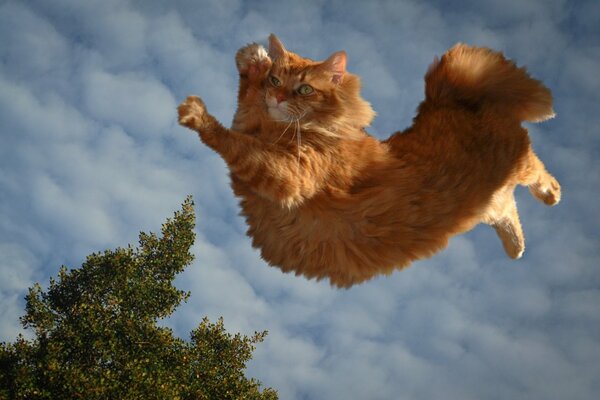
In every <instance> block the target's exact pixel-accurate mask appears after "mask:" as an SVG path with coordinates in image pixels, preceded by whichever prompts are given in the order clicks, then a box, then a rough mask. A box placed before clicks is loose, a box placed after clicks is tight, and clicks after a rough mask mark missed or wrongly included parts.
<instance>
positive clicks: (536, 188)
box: [530, 176, 561, 206]
mask: <svg viewBox="0 0 600 400" xmlns="http://www.w3.org/2000/svg"><path fill="white" fill-rule="evenodd" d="M530 190H531V192H532V194H533V195H534V196H535V197H537V198H538V199H539V200H540V201H542V202H543V203H544V204H546V205H548V206H554V205H556V204H558V202H559V201H560V198H561V188H560V183H558V181H557V180H556V178H554V177H552V176H551V177H550V179H549V180H548V182H546V184H544V185H541V184H538V185H533V186H531V187H530Z"/></svg>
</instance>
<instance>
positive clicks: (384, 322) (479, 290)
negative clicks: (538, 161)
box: [0, 0, 600, 399]
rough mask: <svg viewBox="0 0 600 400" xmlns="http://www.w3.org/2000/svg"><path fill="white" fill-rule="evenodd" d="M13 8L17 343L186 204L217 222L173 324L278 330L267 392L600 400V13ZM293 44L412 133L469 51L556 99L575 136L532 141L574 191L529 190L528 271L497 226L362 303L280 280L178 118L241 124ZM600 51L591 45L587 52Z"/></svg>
mask: <svg viewBox="0 0 600 400" xmlns="http://www.w3.org/2000/svg"><path fill="white" fill-rule="evenodd" d="M442 3H443V4H438V3H436V2H432V1H428V2H417V1H401V2H397V1H378V2H375V1H374V2H354V1H344V2H342V1H339V2H321V1H314V2H308V3H305V2H303V3H301V2H287V1H283V2H281V1H273V2H266V3H261V4H255V3H254V2H250V1H248V2H243V1H241V0H228V1H223V2H216V1H215V2H211V1H202V2H192V1H176V2H172V3H164V2H143V3H142V2H120V1H91V2H83V3H82V2H80V1H70V0H69V1H67V0H64V1H61V0H57V1H56V2H44V1H37V2H36V1H32V2H28V3H23V2H21V3H18V2H5V3H4V4H3V5H2V6H0V36H1V37H2V38H3V43H2V46H0V61H1V62H0V135H1V142H0V199H2V202H1V203H0V205H1V207H0V276H2V279H0V297H1V298H0V300H1V301H0V304H1V310H2V315H3V320H2V324H0V337H1V338H3V339H7V340H10V339H12V338H14V336H15V334H16V333H17V332H19V324H18V316H19V315H21V314H22V313H23V309H22V307H23V304H22V303H23V300H22V298H23V295H24V294H25V291H26V288H27V287H28V286H31V284H32V283H33V282H35V281H40V282H42V283H44V282H46V280H47V277H48V276H51V275H55V274H56V272H57V269H58V266H59V265H60V264H63V263H66V264H70V265H73V266H76V265H79V264H80V263H81V262H82V261H83V258H84V257H85V255H86V254H88V253H90V252H92V251H98V250H102V249H103V248H105V247H115V246H119V245H121V246H122V245H125V244H126V243H129V242H135V241H136V237H137V233H138V231H139V230H153V231H157V230H158V229H159V227H160V223H161V222H162V221H163V219H164V218H165V217H166V216H169V215H171V213H172V211H173V210H175V209H177V208H178V206H179V204H180V203H181V202H182V201H183V199H184V198H185V196H186V194H188V193H192V194H194V198H195V201H196V210H197V217H198V228H197V233H198V237H197V241H196V245H195V247H194V252H195V253H196V255H197V260H196V262H195V263H194V265H192V266H191V267H189V269H188V270H186V271H185V272H184V273H183V274H182V276H181V277H180V278H179V279H178V280H177V284H178V285H179V286H180V287H181V288H183V289H186V290H191V291H192V297H191V298H190V300H189V302H188V303H187V304H185V305H183V306H182V307H181V309H180V310H179V311H178V312H177V313H176V314H175V315H174V317H173V318H172V319H171V320H168V321H166V322H165V323H166V324H170V325H172V326H174V327H175V329H176V331H177V332H178V333H179V334H181V335H182V336H186V335H187V333H188V332H189V331H190V330H191V329H193V328H194V327H195V326H196V325H197V324H198V322H199V321H200V319H201V317H202V316H204V315H208V316H209V317H211V319H213V320H214V319H216V318H217V317H218V316H220V315H223V316H224V317H225V325H226V327H227V328H228V329H229V330H232V331H238V330H239V331H242V332H243V333H246V334H251V333H252V332H254V331H260V330H263V329H268V330H269V331H270V335H269V336H267V338H266V341H265V342H264V343H262V344H260V345H259V346H258V349H257V351H256V353H255V358H254V360H253V361H252V363H251V365H250V370H249V375H252V376H257V377H258V378H259V379H261V380H263V382H264V383H265V384H266V385H268V386H273V387H274V388H276V389H279V391H280V395H281V396H280V397H281V398H285V399H288V398H289V399H300V398H311V399H325V398H327V399H336V398H340V399H341V398H373V399H389V398H403V399H418V398H439V397H448V398H464V399H479V398H511V399H537V398H547V399H560V398H566V397H568V398H573V399H592V398H595V394H596V393H597V392H598V390H600V387H598V383H597V382H598V381H597V376H598V374H600V369H599V367H598V366H599V365H600V336H599V334H598V332H600V329H599V328H600V321H599V320H598V317H597V314H598V313H597V312H596V311H597V307H596V305H597V304H598V300H599V299H600V297H599V296H600V274H599V272H598V269H597V265H598V264H599V261H600V254H599V253H598V248H600V246H599V245H600V241H599V238H598V232H599V229H600V216H599V215H600V214H598V213H597V212H596V209H595V208H594V205H595V203H594V199H596V198H597V197H598V192H599V189H598V188H599V187H600V175H599V173H598V171H600V169H599V168H598V161H597V157H596V156H595V155H596V154H597V152H598V146H599V145H600V143H599V142H598V135H596V133H597V131H598V128H597V127H598V126H600V119H599V117H598V115H597V113H596V110H595V109H596V108H597V107H596V106H597V105H598V101H597V92H598V82H599V81H598V80H597V79H596V78H595V77H596V75H597V73H596V70H598V68H599V67H600V58H599V57H598V52H597V50H596V49H595V48H594V47H593V46H591V45H590V44H593V43H595V42H594V40H595V41H597V40H598V33H597V32H595V31H594V29H593V27H595V25H593V24H592V22H590V21H596V20H597V19H598V18H593V16H594V14H597V9H596V8H595V5H594V3H593V2H587V3H582V4H581V5H579V4H578V5H577V6H575V5H573V6H572V7H571V6H570V5H568V4H566V3H564V2H563V1H558V0H557V1H554V2H551V3H548V2H542V1H530V2H518V1H510V2H508V3H502V4H500V3H494V2H493V1H485V2H471V3H462V5H454V3H453V4H452V7H450V6H448V5H446V2H442ZM271 32H274V33H276V34H278V35H279V36H280V37H281V38H282V40H283V41H284V43H285V44H286V46H287V47H288V48H290V49H292V50H297V51H298V52H301V53H302V54H305V55H307V56H309V57H311V58H324V57H326V56H327V55H329V54H330V53H331V52H333V51H336V50H339V49H345V50H346V51H347V52H348V55H349V67H350V69H351V71H352V72H356V73H358V74H360V75H361V76H362V78H363V81H364V87H365V93H366V94H367V95H368V96H367V97H368V100H369V101H371V102H372V103H373V104H374V106H375V109H376V110H377V111H378V114H379V116H378V118H377V120H376V123H375V127H374V129H373V132H376V133H377V134H378V135H381V136H387V135H388V134H389V133H390V132H392V131H394V130H398V129H402V128H403V127H404V126H406V125H407V124H409V122H410V118H411V117H412V116H413V114H414V110H415V108H416V106H417V104H418V102H419V101H420V100H421V99H422V93H423V80H422V77H423V75H424V72H425V70H426V67H427V65H428V64H429V63H430V62H431V60H432V59H433V57H434V56H435V55H440V54H441V53H442V52H443V51H444V50H445V48H446V47H448V46H450V45H452V44H454V43H455V42H457V41H466V42H469V43H476V44H481V45H491V46H494V47H496V48H499V49H502V50H504V51H505V52H506V54H507V55H508V56H509V57H511V58H515V59H516V60H517V62H518V63H519V64H520V65H522V64H527V65H528V66H529V70H530V71H531V72H532V74H533V75H534V76H536V77H538V78H541V79H542V80H544V81H545V82H547V84H548V85H549V86H550V87H551V88H552V90H553V91H554V94H555V97H556V109H557V111H558V117H557V119H555V120H553V121H550V122H548V123H545V124H542V125H535V126H532V127H531V128H530V130H531V134H532V137H533V138H534V147H535V149H536V151H538V153H539V154H540V156H541V158H542V159H543V160H544V161H545V163H546V165H547V167H548V169H549V170H550V171H551V172H553V173H554V174H555V175H556V176H557V177H558V178H559V179H560V180H561V182H562V183H563V189H564V197H563V201H562V203H561V204H560V205H558V206H557V207H554V208H551V209H550V208H546V207H545V206H543V205H541V204H539V203H538V202H536V201H535V200H534V199H532V198H530V197H529V195H528V194H526V191H525V190H519V191H518V192H517V198H518V201H519V208H520V210H521V216H522V221H523V225H524V229H525V233H526V236H527V240H528V246H527V250H526V253H525V257H524V258H523V259H522V260H519V261H511V260H508V259H506V258H505V256H504V254H503V250H502V248H501V245H500V243H499V241H498V239H497V238H496V237H495V234H494V232H493V230H491V229H490V228H489V227H485V226H482V227H478V228H476V229H475V231H473V232H471V233H469V234H468V235H464V236H461V237H457V238H454V239H453V240H452V241H451V243H450V246H449V248H448V249H447V250H445V251H444V252H443V253H441V254H439V255H437V256H435V257H434V258H432V259H430V260H424V261H421V262H418V263H415V265H413V266H412V267H411V268H409V269H406V270H405V271H402V272H396V273H394V274H393V275H392V276H390V277H381V278H377V279H375V280H373V281H371V282H368V283H365V284H363V285H360V286H358V287H354V288H352V289H350V290H336V289H332V288H331V287H330V286H329V285H328V283H327V282H314V281H307V280H305V279H304V278H299V277H295V276H294V275H290V274H283V273H281V272H280V271H279V270H278V269H276V268H271V267H268V266H267V265H266V264H265V263H264V262H263V261H262V260H261V259H260V257H259V253H258V251H257V250H255V249H252V248H251V246H250V241H249V239H248V238H247V237H246V236H245V235H244V232H245V229H246V227H245V224H244V222H243V219H242V218H240V217H238V216H236V214H237V213H238V211H239V210H238V206H237V200H236V199H234V198H233V195H232V192H231V189H230V188H229V185H228V177H227V171H226V168H225V165H224V163H223V162H222V161H221V160H220V159H219V158H218V156H217V155H215V154H214V153H213V152H212V151H211V150H209V149H207V148H206V147H205V146H203V145H202V144H201V143H200V141H199V140H198V138H197V136H196V135H195V134H193V133H191V132H189V131H187V130H185V129H183V128H180V127H177V126H176V122H175V117H176V115H175V107H176V105H177V103H178V102H179V101H180V100H182V99H183V98H184V97H185V96H186V95H188V94H198V95H200V96H202V97H203V98H204V100H205V101H206V103H207V106H208V109H209V110H210V111H211V112H213V113H214V114H215V115H217V117H218V118H220V119H221V120H222V121H223V122H224V123H225V124H227V123H228V122H229V120H230V118H231V116H232V115H233V111H234V107H235V99H236V89H237V82H236V81H237V78H236V70H235V65H234V62H233V56H234V54H235V51H236V50H237V48H238V47H239V46H241V45H243V44H245V43H246V42H249V41H260V42H263V43H264V42H265V41H266V37H267V35H268V34H269V33H271ZM581 32H583V33H585V34H584V35H582V34H580V33H581Z"/></svg>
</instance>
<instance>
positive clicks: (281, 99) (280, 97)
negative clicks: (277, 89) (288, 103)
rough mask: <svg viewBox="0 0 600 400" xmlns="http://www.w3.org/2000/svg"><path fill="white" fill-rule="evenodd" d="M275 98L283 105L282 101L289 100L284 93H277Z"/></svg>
mask: <svg viewBox="0 0 600 400" xmlns="http://www.w3.org/2000/svg"><path fill="white" fill-rule="evenodd" d="M275 98H276V99H277V104H279V103H281V102H282V101H285V100H286V99H287V97H286V96H285V94H283V93H277V94H276V95H275Z"/></svg>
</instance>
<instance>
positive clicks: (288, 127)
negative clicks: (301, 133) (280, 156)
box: [275, 119, 294, 143]
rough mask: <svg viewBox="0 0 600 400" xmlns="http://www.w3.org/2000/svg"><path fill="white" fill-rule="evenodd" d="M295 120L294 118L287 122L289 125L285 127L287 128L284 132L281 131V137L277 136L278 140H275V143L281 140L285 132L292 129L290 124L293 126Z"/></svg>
mask: <svg viewBox="0 0 600 400" xmlns="http://www.w3.org/2000/svg"><path fill="white" fill-rule="evenodd" d="M293 122H294V120H293V119H292V120H290V122H289V123H288V124H287V126H286V127H285V129H284V130H283V132H282V133H281V135H279V137H278V138H277V140H276V141H275V143H277V142H279V139H281V138H282V137H283V135H285V133H286V132H287V130H288V129H290V126H292V123H293Z"/></svg>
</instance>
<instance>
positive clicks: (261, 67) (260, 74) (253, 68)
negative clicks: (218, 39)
mask: <svg viewBox="0 0 600 400" xmlns="http://www.w3.org/2000/svg"><path fill="white" fill-rule="evenodd" d="M235 64H236V65H237V69H238V71H239V72H240V75H241V76H243V77H247V78H248V79H249V80H251V81H259V80H262V79H264V78H265V77H266V75H267V72H268V71H269V69H270V68H271V65H272V64H273V62H272V61H271V59H270V58H269V55H268V54H267V51H266V50H265V48H264V47H262V46H261V45H259V44H257V43H251V44H249V45H247V46H245V47H242V48H241V49H239V50H238V52H237V54H236V55H235Z"/></svg>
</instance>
